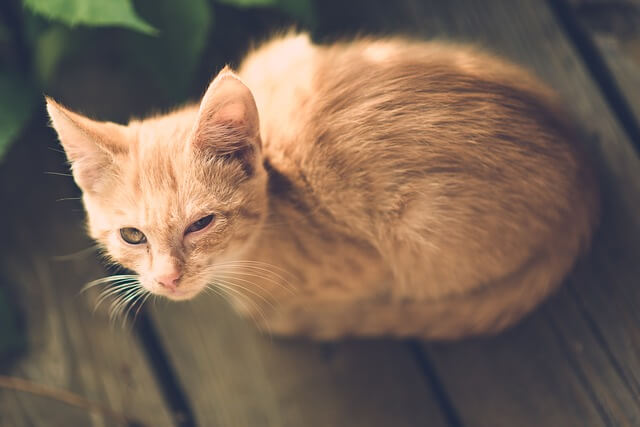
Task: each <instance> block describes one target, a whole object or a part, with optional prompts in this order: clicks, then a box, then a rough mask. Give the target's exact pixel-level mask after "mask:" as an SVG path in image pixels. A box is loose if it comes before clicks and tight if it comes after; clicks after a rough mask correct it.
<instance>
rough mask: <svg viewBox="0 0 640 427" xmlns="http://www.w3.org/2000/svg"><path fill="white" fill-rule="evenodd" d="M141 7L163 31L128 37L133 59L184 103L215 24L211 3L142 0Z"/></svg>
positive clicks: (168, 91)
mask: <svg viewBox="0 0 640 427" xmlns="http://www.w3.org/2000/svg"><path fill="white" fill-rule="evenodd" d="M138 5H139V6H140V9H139V10H140V13H141V15H142V16H144V17H145V18H146V19H148V20H149V22H151V23H152V24H153V25H155V26H156V27H157V28H159V29H160V31H161V32H160V34H159V36H158V37H154V38H149V37H140V36H137V37H130V38H128V42H127V43H126V47H127V49H129V51H130V55H131V58H132V59H133V60H134V61H136V62H137V63H138V65H139V66H140V67H143V68H144V69H148V70H149V72H150V74H151V75H152V76H154V77H155V78H156V80H157V81H158V83H159V84H160V85H161V86H162V88H163V89H164V90H165V91H166V93H167V94H168V95H169V96H170V97H171V98H172V100H174V101H179V100H182V99H184V97H185V92H186V91H187V88H188V86H189V85H190V84H191V83H192V79H193V75H194V71H195V69H196V67H197V65H198V64H199V62H200V59H201V54H202V51H203V49H204V47H205V45H206V42H207V38H208V35H209V30H210V28H211V25H212V22H213V11H212V10H211V6H210V4H209V1H208V0H182V1H175V0H142V1H139V2H138ZM132 36H134V35H132Z"/></svg>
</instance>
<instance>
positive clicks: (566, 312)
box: [328, 0, 640, 426]
mask: <svg viewBox="0 0 640 427" xmlns="http://www.w3.org/2000/svg"><path fill="white" fill-rule="evenodd" d="M328 9H329V7H328ZM362 10H366V19H365V20H363V19H360V20H359V21H356V22H358V24H357V25H356V26H355V27H356V28H355V29H356V30H358V32H359V33H369V32H376V33H396V32H398V31H402V32H404V33H408V34H411V35H414V36H417V37H429V38H433V37H435V38H443V39H451V38H454V39H456V40H462V41H467V42H471V43H475V44H477V45H480V46H484V47H486V48H489V49H491V50H493V51H496V52H498V53H501V54H503V55H506V56H508V57H510V58H512V59H513V60H515V61H516V62H519V63H521V64H523V65H525V66H527V67H528V68H531V69H533V70H534V71H535V72H536V73H537V74H538V75H540V76H541V77H542V78H543V79H544V80H545V81H547V82H548V83H549V84H550V85H552V86H553V87H554V88H556V89H557V90H558V91H559V92H560V94H561V95H562V96H563V98H564V99H565V100H566V103H567V105H568V107H569V108H570V109H571V110H572V111H573V113H574V114H575V116H576V119H577V121H578V122H579V123H580V124H581V126H582V128H583V130H584V132H585V144H587V145H588V147H589V148H590V151H592V153H593V154H594V157H595V158H596V159H597V162H598V163H599V166H600V167H601V169H602V187H603V194H604V201H603V203H604V214H603V220H602V226H601V230H600V232H599V233H598V236H597V238H596V241H595V242H594V248H593V251H592V252H591V254H590V255H589V256H588V257H587V258H586V259H584V260H583V261H582V262H581V263H580V265H579V266H578V267H577V269H576V272H575V274H574V275H573V276H572V278H571V279H570V280H568V286H566V287H565V288H564V289H563V290H562V291H561V292H560V293H559V295H558V296H556V297H555V298H553V299H552V300H551V301H549V302H548V303H547V304H545V305H544V306H543V307H542V308H541V309H540V310H538V311H537V313H536V314H535V315H533V316H532V317H531V318H529V319H527V320H526V321H525V322H524V323H523V324H522V325H521V326H519V327H517V328H515V329H513V330H512V331H509V332H507V333H505V334H503V335H501V336H499V337H495V338H489V339H477V340H470V341H467V342H461V343H452V344H437V345H435V344H433V345H428V344H425V345H424V348H425V352H426V357H427V359H428V360H430V361H431V363H433V364H434V366H435V367H436V370H437V374H438V375H439V376H440V377H441V381H442V383H443V386H444V389H445V392H446V393H447V394H448V396H449V398H450V399H451V401H452V404H453V406H454V407H455V408H456V410H457V411H458V413H459V416H460V418H461V419H462V422H463V424H464V425H474V426H475V425H478V426H514V425H517V426H540V425H562V426H571V425H575V426H588V425H638V424H639V423H640V408H639V407H638V402H639V401H640V399H639V395H638V384H639V381H638V380H639V378H638V375H639V374H640V363H639V359H638V354H640V353H639V350H640V348H638V347H639V346H640V335H639V334H640V330H639V328H638V326H637V325H638V315H637V313H638V301H640V299H639V298H638V291H637V286H635V284H636V282H637V277H638V273H640V271H639V267H638V264H637V262H636V258H637V254H638V253H640V239H639V236H640V234H639V231H640V228H639V226H640V223H639V219H638V217H637V215H636V212H637V211H638V208H639V207H640V180H639V179H638V178H639V174H640V168H639V166H640V164H639V163H638V158H637V156H636V154H635V152H634V150H633V149H632V148H631V143H630V141H629V140H628V138H627V136H626V135H625V133H624V131H623V130H622V129H621V127H620V126H619V124H618V121H617V119H616V117H614V115H613V114H612V113H611V111H610V110H609V109H608V107H607V105H606V104H605V102H604V101H603V99H602V97H601V95H600V89H599V87H597V86H596V85H595V84H594V82H593V81H592V79H591V76H590V75H589V74H588V73H587V71H586V69H585V66H584V64H583V62H582V58H580V57H579V56H578V55H577V53H576V50H575V49H574V47H573V46H572V45H571V44H570V43H569V41H568V40H567V37H566V33H565V32H564V30H563V29H562V28H561V27H560V26H559V24H558V21H557V20H556V19H555V17H554V16H553V15H552V14H551V12H550V10H549V8H548V7H547V4H546V3H545V2H541V1H537V0H531V1H486V2H477V1H473V0H468V1H464V0H462V1H457V0H456V1H447V2H438V1H420V2H419V1H411V0H410V1H403V2H394V3H393V5H384V4H383V3H367V4H362V3H361V4H358V5H352V6H351V7H350V8H349V10H347V11H344V10H341V13H340V15H337V14H336V15H334V16H332V18H334V19H333V21H332V25H331V30H332V32H333V33H335V32H343V33H344V32H346V33H352V32H353V30H354V25H353V22H354V20H357V19H359V18H360V15H358V12H359V11H362ZM329 13H330V12H329ZM636 92H637V91H635V92H630V93H633V94H635V93H636ZM631 96H634V95H631Z"/></svg>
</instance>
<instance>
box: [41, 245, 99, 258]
mask: <svg viewBox="0 0 640 427" xmlns="http://www.w3.org/2000/svg"><path fill="white" fill-rule="evenodd" d="M99 247H100V245H99V244H97V243H96V244H95V245H92V246H89V247H88V248H85V249H81V250H79V251H77V252H73V253H70V254H66V255H54V256H52V257H51V258H52V259H53V260H54V261H69V260H72V259H75V258H78V257H82V256H85V255H87V254H90V253H92V252H95V251H96V250H97V249H98V248H99Z"/></svg>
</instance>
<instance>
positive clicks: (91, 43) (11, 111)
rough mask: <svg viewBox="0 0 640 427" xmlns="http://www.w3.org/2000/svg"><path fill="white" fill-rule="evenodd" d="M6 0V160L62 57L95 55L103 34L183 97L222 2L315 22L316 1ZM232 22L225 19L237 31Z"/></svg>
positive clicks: (0, 27)
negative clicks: (9, 150) (11, 144)
mask: <svg viewBox="0 0 640 427" xmlns="http://www.w3.org/2000/svg"><path fill="white" fill-rule="evenodd" d="M1 1H2V2H7V3H5V4H4V5H2V7H0V18H2V19H0V93H1V94H2V96H1V97H0V161H2V158H3V155H4V154H5V152H6V150H7V149H8V147H9V145H10V143H11V142H12V141H13V140H15V139H16V137H17V136H18V135H19V134H20V131H21V129H22V128H23V127H24V126H25V125H26V124H27V123H28V121H29V118H30V117H31V115H32V114H33V113H34V111H35V109H36V106H38V105H40V104H41V102H42V97H41V94H42V93H50V92H49V91H50V90H51V85H52V81H53V78H54V76H55V75H56V73H57V72H58V70H59V69H60V67H61V64H62V63H64V62H65V61H67V60H73V59H74V58H79V57H82V56H84V55H88V54H89V55H90V54H91V53H92V51H93V50H95V49H94V47H95V45H96V43H98V41H99V40H102V41H104V40H103V39H104V38H109V40H108V42H110V43H111V49H112V51H117V54H118V55H119V56H118V61H119V64H120V65H122V67H123V72H127V70H129V71H139V70H143V71H144V73H145V74H147V75H149V76H150V79H151V80H153V82H155V84H156V86H158V87H161V88H163V90H164V91H165V93H166V96H167V99H170V100H172V101H174V102H177V101H181V100H182V98H184V97H185V96H186V95H185V94H186V91H187V88H188V87H189V85H190V84H191V83H192V80H193V76H194V72H195V71H196V68H197V67H198V66H199V64H200V63H201V62H202V59H203V53H204V52H205V49H206V46H207V45H208V44H209V43H210V36H211V33H212V30H213V29H214V24H215V19H214V16H215V15H216V13H215V12H216V9H217V8H219V7H229V6H231V7H234V8H237V9H238V10H240V11H250V10H256V9H260V10H267V9H269V10H274V11H279V12H281V13H283V14H285V15H287V16H289V17H291V18H293V19H294V20H297V21H298V22H299V23H300V24H302V25H305V26H311V25H312V24H313V4H312V1H313V0H181V1H176V0H1ZM20 1H21V2H22V7H19V3H18V2H20ZM12 5H14V6H16V5H18V7H14V8H13V9H12ZM7 12H12V13H7ZM242 13H245V12H242ZM232 24H233V23H228V22H220V23H219V24H218V25H228V26H229V29H230V31H229V32H230V33H232V32H233V30H234V29H233V28H231V26H232ZM117 28H121V29H122V30H119V31H118V30H117ZM100 35H103V36H104V37H102V39H100ZM230 37H231V36H230ZM225 42H226V40H220V43H225ZM121 69H122V68H120V67H119V68H118V70H121ZM211 72H213V70H211Z"/></svg>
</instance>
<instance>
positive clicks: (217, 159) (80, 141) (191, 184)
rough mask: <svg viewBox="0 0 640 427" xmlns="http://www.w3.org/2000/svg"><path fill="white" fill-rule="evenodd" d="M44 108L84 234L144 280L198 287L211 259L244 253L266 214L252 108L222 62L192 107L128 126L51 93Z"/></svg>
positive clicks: (179, 290) (187, 294)
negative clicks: (75, 192)
mask: <svg viewBox="0 0 640 427" xmlns="http://www.w3.org/2000/svg"><path fill="white" fill-rule="evenodd" d="M47 109H48V111H49V114H50V116H51V120H52V122H53V126H54V128H55V129H56V131H57V132H58V135H59V137H60V141H61V142H62V145H63V147H64V149H65V151H66V154H67V157H68V159H69V161H70V163H71V165H72V171H73V176H74V178H75V181H76V183H77V184H78V186H79V187H80V188H81V189H82V191H83V201H84V205H85V209H86V211H87V215H88V227H89V232H90V234H91V236H92V237H93V238H94V239H96V240H97V241H98V242H99V243H100V244H102V245H103V246H104V248H106V250H107V253H108V255H109V256H110V257H112V258H113V259H114V260H116V261H117V262H119V263H120V264H122V265H123V266H125V267H127V268H129V269H132V270H134V271H136V272H137V273H138V274H139V275H140V281H141V283H142V286H144V287H145V288H146V289H147V290H149V291H151V292H152V293H155V294H159V295H164V296H167V297H169V298H171V299H175V300H179V299H187V298H191V297H193V296H195V295H196V294H197V293H198V292H200V291H201V290H202V289H203V288H205V286H207V285H208V284H209V283H210V281H211V279H212V274H213V270H214V268H215V265H216V264H220V263H222V262H225V261H230V260H233V259H237V258H239V257H240V256H242V253H243V252H244V251H246V250H247V249H248V248H249V247H250V246H251V243H252V241H253V240H255V237H256V236H257V234H258V233H259V232H260V228H261V225H262V222H263V220H264V217H265V215H266V205H267V195H266V173H265V170H264V168H263V166H262V161H261V142H260V134H259V125H258V111H257V109H256V105H255V102H254V99H253V96H252V95H251V92H250V90H249V89H248V88H247V87H246V86H245V85H244V84H243V83H242V82H241V81H240V80H239V79H238V78H237V77H236V76H235V75H234V74H233V73H232V72H231V71H230V70H228V69H225V70H223V71H222V72H221V73H220V74H219V75H218V77H216V79H215V80H214V81H213V82H212V83H211V85H210V86H209V88H208V89H207V92H206V93H205V95H204V97H203V99H202V102H201V104H200V106H199V107H196V106H194V107H192V108H185V109H182V110H179V111H176V112H174V113H171V114H168V115H165V116H160V117H155V118H151V119H147V120H142V121H132V122H130V123H129V125H127V126H122V125H118V124H115V123H110V122H97V121H94V120H91V119H88V118H86V117H83V116H81V115H79V114H77V113H74V112H71V111H69V110H67V109H65V108H63V107H62V106H60V105H59V104H57V103H56V102H54V101H53V100H51V99H47Z"/></svg>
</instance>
